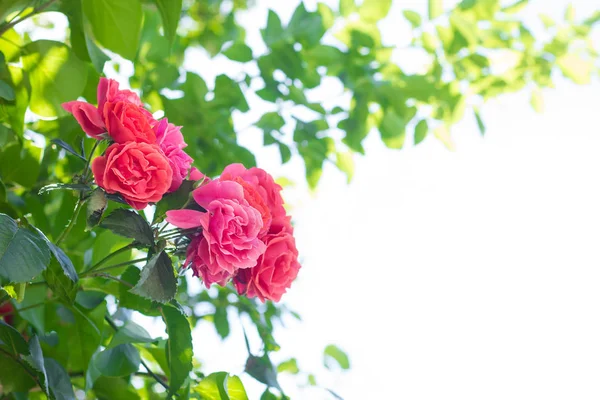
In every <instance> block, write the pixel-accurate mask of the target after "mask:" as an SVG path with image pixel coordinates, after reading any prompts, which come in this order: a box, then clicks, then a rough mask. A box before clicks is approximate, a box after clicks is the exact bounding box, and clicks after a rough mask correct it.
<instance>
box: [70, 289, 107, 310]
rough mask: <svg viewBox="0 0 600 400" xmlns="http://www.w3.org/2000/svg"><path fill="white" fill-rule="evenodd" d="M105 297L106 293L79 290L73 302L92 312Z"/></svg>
mask: <svg viewBox="0 0 600 400" xmlns="http://www.w3.org/2000/svg"><path fill="white" fill-rule="evenodd" d="M105 297H106V293H104V292H100V291H96V290H80V291H78V292H77V296H75V301H76V302H77V304H79V305H80V306H82V307H84V308H86V309H88V310H93V309H94V308H96V307H98V306H99V305H100V304H101V303H102V301H104V298H105Z"/></svg>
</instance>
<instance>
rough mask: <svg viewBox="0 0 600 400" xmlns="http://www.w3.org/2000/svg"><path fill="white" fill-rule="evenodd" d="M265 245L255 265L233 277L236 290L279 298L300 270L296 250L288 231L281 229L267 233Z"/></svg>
mask: <svg viewBox="0 0 600 400" xmlns="http://www.w3.org/2000/svg"><path fill="white" fill-rule="evenodd" d="M264 240H265V241H266V245H267V249H266V250H265V252H264V254H263V255H262V256H261V257H260V258H259V259H258V263H257V265H256V266H255V267H254V268H250V269H241V270H239V271H238V273H237V275H236V276H235V277H234V278H233V281H234V283H235V287H236V289H237V291H238V293H239V294H245V295H246V296H248V297H250V298H252V297H258V298H259V299H260V301H262V302H263V303H264V301H265V300H273V301H279V300H280V299H281V296H282V295H283V294H284V293H285V292H286V289H287V288H289V287H290V286H291V284H292V282H293V281H294V279H296V276H297V275H298V271H299V270H300V263H299V262H298V250H297V249H296V242H295V240H294V236H292V234H291V233H288V232H286V231H282V232H280V233H279V234H277V235H267V236H266V238H265V239H264Z"/></svg>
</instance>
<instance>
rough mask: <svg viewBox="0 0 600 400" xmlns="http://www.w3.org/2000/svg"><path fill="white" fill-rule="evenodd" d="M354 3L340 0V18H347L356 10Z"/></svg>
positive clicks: (349, 0) (352, 0)
mask: <svg viewBox="0 0 600 400" xmlns="http://www.w3.org/2000/svg"><path fill="white" fill-rule="evenodd" d="M354 1H355V0H340V5H339V10H340V14H341V15H342V17H347V16H349V15H350V14H352V13H353V12H356V11H357V10H358V8H357V7H356V3H355V2H354Z"/></svg>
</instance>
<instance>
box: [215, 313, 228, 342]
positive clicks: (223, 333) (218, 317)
mask: <svg viewBox="0 0 600 400" xmlns="http://www.w3.org/2000/svg"><path fill="white" fill-rule="evenodd" d="M213 321H214V323H215V329H216V330H217V333H218V334H219V336H220V337H221V339H225V338H226V337H227V336H229V320H228V319H227V307H222V306H217V309H216V310H215V314H214V316H213Z"/></svg>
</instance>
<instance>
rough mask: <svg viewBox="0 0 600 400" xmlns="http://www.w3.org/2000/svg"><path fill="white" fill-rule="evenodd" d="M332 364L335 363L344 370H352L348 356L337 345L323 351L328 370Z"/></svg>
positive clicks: (324, 362)
mask: <svg viewBox="0 0 600 400" xmlns="http://www.w3.org/2000/svg"><path fill="white" fill-rule="evenodd" d="M332 362H335V363H336V364H337V365H338V366H339V367H340V368H342V369H350V359H349V358H348V355H347V354H346V353H345V352H344V351H343V350H342V349H340V348H339V347H337V346H336V345H333V344H330V345H329V346H327V347H325V350H324V351H323V364H324V365H325V367H327V368H328V369H331V368H332V365H333V364H332Z"/></svg>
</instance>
